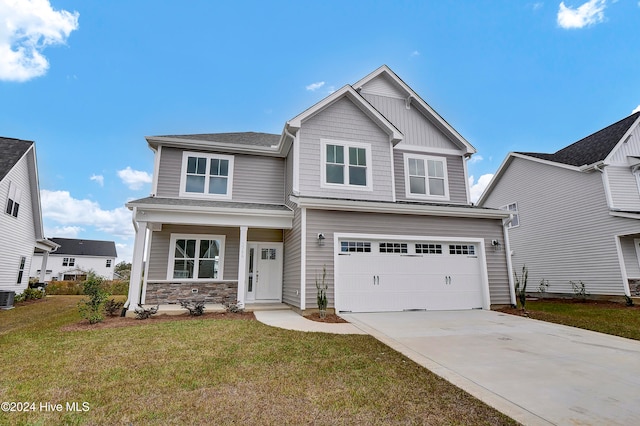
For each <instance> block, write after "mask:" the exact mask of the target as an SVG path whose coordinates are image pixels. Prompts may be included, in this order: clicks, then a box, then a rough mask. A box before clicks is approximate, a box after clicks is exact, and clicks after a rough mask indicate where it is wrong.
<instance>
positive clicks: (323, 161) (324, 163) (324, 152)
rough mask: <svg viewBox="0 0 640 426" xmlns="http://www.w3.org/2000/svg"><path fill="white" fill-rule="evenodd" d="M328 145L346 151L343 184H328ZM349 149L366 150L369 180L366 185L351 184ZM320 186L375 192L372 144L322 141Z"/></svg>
mask: <svg viewBox="0 0 640 426" xmlns="http://www.w3.org/2000/svg"><path fill="white" fill-rule="evenodd" d="M327 145H337V146H342V147H343V149H344V169H343V177H344V179H343V182H344V183H328V182H327ZM349 148H361V149H364V150H365V161H366V162H367V164H366V166H365V167H366V172H365V176H366V179H367V184H366V185H352V184H350V183H348V182H349ZM320 161H321V163H320V186H321V187H322V188H332V189H336V188H345V189H350V190H351V189H355V190H359V191H373V172H372V168H373V165H372V164H371V144H368V143H362V142H348V141H341V140H333V139H320Z"/></svg>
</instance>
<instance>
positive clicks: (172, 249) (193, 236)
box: [167, 234, 226, 281]
mask: <svg viewBox="0 0 640 426" xmlns="http://www.w3.org/2000/svg"><path fill="white" fill-rule="evenodd" d="M183 239H186V240H196V241H198V242H197V244H196V254H197V253H198V252H199V248H200V241H201V240H218V241H220V254H219V259H218V278H198V268H199V265H198V262H197V260H199V258H198V257H196V261H195V262H194V266H193V275H194V278H174V277H173V273H174V268H175V253H176V250H175V248H176V241H177V240H183ZM225 240H226V236H225V235H212V234H171V237H170V239H169V261H168V264H167V280H169V281H176V280H179V281H223V278H224V257H225Z"/></svg>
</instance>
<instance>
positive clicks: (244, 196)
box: [156, 147, 284, 204]
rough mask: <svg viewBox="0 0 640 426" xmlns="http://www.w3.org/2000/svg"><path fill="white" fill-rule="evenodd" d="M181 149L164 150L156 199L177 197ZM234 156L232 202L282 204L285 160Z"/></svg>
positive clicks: (161, 155)
mask: <svg viewBox="0 0 640 426" xmlns="http://www.w3.org/2000/svg"><path fill="white" fill-rule="evenodd" d="M182 153H183V150H180V149H176V148H169V147H163V148H162V151H161V154H160V165H159V171H158V193H157V194H156V195H157V196H158V197H178V196H179V193H180V177H181V173H182V170H181V169H182ZM220 154H225V155H233V157H234V167H233V188H232V201H240V202H254V203H270V204H282V203H283V202H284V159H282V158H277V157H266V156H258V155H255V156H254V155H244V154H229V153H223V152H221V153H220Z"/></svg>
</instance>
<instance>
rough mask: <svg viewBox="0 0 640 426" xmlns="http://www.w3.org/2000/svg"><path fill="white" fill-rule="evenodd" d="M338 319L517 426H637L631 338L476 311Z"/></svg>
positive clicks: (638, 357) (639, 396)
mask: <svg viewBox="0 0 640 426" xmlns="http://www.w3.org/2000/svg"><path fill="white" fill-rule="evenodd" d="M341 316H343V317H344V318H345V319H347V320H348V321H350V322H351V323H353V324H355V325H356V326H358V327H359V328H361V329H362V330H364V331H366V332H367V333H369V334H371V335H372V336H373V337H375V338H377V339H378V340H380V341H382V342H384V343H385V344H387V345H389V346H391V347H392V348H394V349H396V350H398V351H399V352H401V353H403V354H404V355H406V356H407V357H409V358H411V359H412V360H414V361H415V362H417V363H419V364H421V365H423V366H425V367H426V368H428V369H429V370H431V371H433V372H434V373H436V374H438V375H440V376H441V377H443V378H445V379H447V380H449V381H450V382H452V383H453V384H455V385H456V386H458V387H460V388H462V389H464V390H466V391H467V392H469V393H470V394H472V395H473V396H475V397H476V398H478V399H480V400H482V401H484V402H486V403H487V404H489V405H491V406H493V407H495V408H496V409H498V410H500V411H501V412H503V413H505V414H507V415H508V416H510V417H512V418H513V419H515V420H517V421H519V422H521V423H523V424H527V425H537V424H542V425H545V424H556V425H577V424H579V425H635V424H640V342H638V341H634V340H629V339H623V338H620V337H615V336H609V335H605V334H600V333H595V332H591V331H586V330H581V329H577V328H573V327H566V326H562V325H556V324H551V323H546V322H542V321H536V320H533V319H528V318H522V317H517V316H513V315H507V314H501V313H499V312H493V311H482V310H473V311H446V312H444V311H440V312H438V311H429V312H395V313H359V314H343V315H341Z"/></svg>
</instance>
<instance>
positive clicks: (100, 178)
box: [89, 175, 104, 186]
mask: <svg viewBox="0 0 640 426" xmlns="http://www.w3.org/2000/svg"><path fill="white" fill-rule="evenodd" d="M89 180H95V181H96V182H98V185H100V186H104V176H102V175H91V177H90V178H89Z"/></svg>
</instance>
